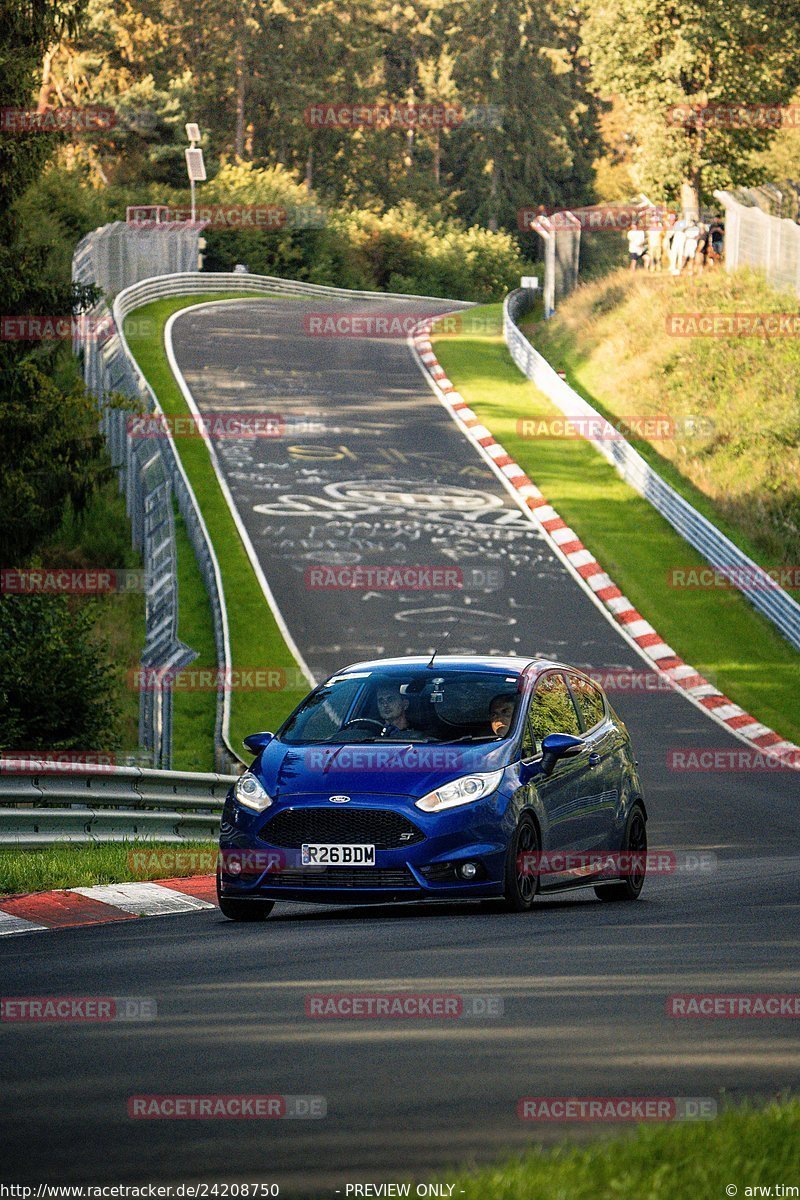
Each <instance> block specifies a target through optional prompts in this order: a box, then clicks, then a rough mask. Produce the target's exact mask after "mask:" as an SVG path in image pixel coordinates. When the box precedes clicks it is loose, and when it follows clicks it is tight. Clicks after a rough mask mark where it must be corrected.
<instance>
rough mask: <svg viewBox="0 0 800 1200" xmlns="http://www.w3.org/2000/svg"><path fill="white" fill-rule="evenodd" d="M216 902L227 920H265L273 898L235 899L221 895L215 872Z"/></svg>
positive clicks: (272, 906) (273, 902)
mask: <svg viewBox="0 0 800 1200" xmlns="http://www.w3.org/2000/svg"><path fill="white" fill-rule="evenodd" d="M217 904H219V910H220V912H221V913H222V915H223V917H227V918H228V920H229V921H265V920H266V919H267V917H268V916H269V914H270V913H271V912H272V910H273V908H274V907H275V901H274V900H236V899H232V898H231V897H230V896H221V895H220V888H219V872H218V873H217Z"/></svg>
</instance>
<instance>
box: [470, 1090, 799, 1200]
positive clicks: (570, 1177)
mask: <svg viewBox="0 0 800 1200" xmlns="http://www.w3.org/2000/svg"><path fill="white" fill-rule="evenodd" d="M798 1144H800V1103H799V1102H798V1101H796V1100H791V1101H788V1102H785V1103H773V1104H769V1105H768V1106H767V1107H766V1108H764V1109H762V1110H759V1111H756V1110H753V1109H731V1110H729V1111H727V1112H724V1113H723V1114H722V1115H721V1116H720V1117H718V1118H717V1119H716V1120H712V1121H698V1122H697V1123H696V1124H691V1123H687V1122H682V1123H680V1124H675V1125H658V1126H656V1125H640V1126H638V1128H637V1129H636V1131H635V1133H632V1134H631V1135H628V1136H621V1137H618V1138H613V1139H610V1140H609V1141H606V1142H601V1143H595V1144H593V1145H591V1146H584V1147H576V1146H570V1145H566V1146H559V1147H558V1148H556V1149H554V1150H540V1151H533V1152H531V1153H529V1154H525V1155H522V1156H520V1157H518V1158H515V1159H511V1160H509V1161H507V1162H505V1163H499V1164H498V1165H497V1166H493V1167H486V1168H480V1169H477V1170H475V1171H470V1172H468V1173H467V1172H465V1173H464V1174H460V1175H457V1176H451V1178H450V1182H451V1183H454V1184H455V1187H454V1190H453V1195H454V1196H462V1197H464V1200H598V1198H599V1197H608V1198H612V1197H614V1198H617V1197H619V1198H620V1200H622V1198H623V1197H631V1196H636V1197H637V1198H638V1200H696V1198H698V1197H702V1198H703V1200H717V1198H718V1197H721V1198H722V1200H724V1197H725V1196H726V1195H727V1196H730V1195H735V1194H736V1191H734V1192H731V1191H730V1190H728V1189H730V1188H731V1187H733V1188H734V1189H738V1195H739V1197H740V1200H744V1197H746V1196H754V1195H755V1196H758V1195H761V1194H763V1195H773V1196H777V1195H781V1194H782V1193H780V1192H778V1191H777V1190H775V1185H776V1184H781V1185H785V1184H795V1181H796V1179H797V1175H798V1161H799V1160H798ZM760 1187H763V1188H764V1192H763V1193H762V1192H761V1191H760V1190H759V1188H760ZM767 1189H769V1190H767ZM787 1194H788V1193H787Z"/></svg>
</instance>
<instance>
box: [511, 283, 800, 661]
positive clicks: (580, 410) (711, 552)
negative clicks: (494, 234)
mask: <svg viewBox="0 0 800 1200" xmlns="http://www.w3.org/2000/svg"><path fill="white" fill-rule="evenodd" d="M528 302H529V298H528V293H527V292H523V291H522V290H518V291H515V292H511V293H510V294H509V295H508V296H507V297H506V300H505V303H504V305H503V333H504V337H505V340H506V345H507V346H508V349H509V351H510V353H511V357H512V358H513V360H514V362H515V363H516V364H517V366H518V367H519V369H520V371H522V373H523V374H524V375H527V377H528V379H530V380H531V382H532V383H535V384H536V386H537V387H538V388H539V390H540V391H542V392H544V394H545V395H546V396H547V397H548V399H550V400H552V402H553V404H555V405H556V407H557V408H558V409H560V411H561V412H562V413H563V414H564V416H566V417H570V418H574V419H578V418H583V419H584V420H585V419H586V418H587V417H588V418H594V420H596V421H601V420H602V417H601V416H600V413H598V411H597V409H595V408H592V406H591V404H589V403H588V402H587V401H586V400H584V399H583V397H582V396H579V395H578V393H577V392H576V391H575V390H574V389H573V388H571V387H570V386H569V384H568V383H566V381H565V380H563V379H561V378H560V376H559V375H558V374H557V373H556V371H555V370H554V369H553V368H552V367H551V366H550V364H549V363H548V362H547V360H546V359H545V358H543V357H542V355H541V354H539V352H538V351H537V350H535V349H534V348H533V346H532V345H531V344H530V342H529V341H528V339H527V338H526V337H525V335H524V334H523V333H522V332H521V331H520V329H519V327H518V326H517V318H518V317H519V316H522V315H523V312H524V310H525V308H526V305H527V303H528ZM589 441H591V442H592V445H593V446H595V448H596V449H597V450H599V451H600V453H601V454H602V455H603V456H604V457H605V458H607V459H608V461H609V462H610V463H611V464H612V465H613V466H614V467H616V469H617V471H618V472H619V474H620V475H621V476H622V478H623V479H624V480H625V481H626V483H629V484H630V485H631V487H632V488H633V489H634V490H635V491H637V492H638V493H639V495H640V496H643V497H644V498H645V500H648V501H649V502H650V504H652V505H653V507H654V508H655V509H656V510H657V511H658V512H660V513H661V515H662V517H664V518H665V519H666V520H667V521H669V523H670V525H672V527H673V529H676V530H677V532H678V533H679V534H680V535H681V537H683V538H685V539H686V541H687V542H688V543H689V545H690V546H693V547H694V548H695V550H697V551H699V553H700V554H702V555H703V557H704V558H705V559H706V561H707V562H708V563H710V565H711V566H712V567H714V568H716V569H717V570H719V571H720V572H722V573H725V574H726V575H728V576H729V577H730V578H731V580H732V582H733V583H734V584H735V585H736V586H737V587H738V588H739V591H741V592H742V594H743V595H744V596H746V597H747V599H748V600H749V602H750V603H751V604H752V605H753V607H754V608H755V609H757V611H758V612H760V613H761V614H762V615H763V616H765V617H767V618H768V619H769V620H770V621H772V623H773V624H774V625H775V626H776V627H777V628H778V629H779V630H780V632H781V633H782V634H783V636H784V637H785V638H786V639H787V641H789V642H791V644H792V645H793V646H794V647H795V649H797V650H800V605H798V603H797V602H796V601H795V600H793V599H792V598H791V596H789V595H788V593H787V592H785V591H784V590H783V589H782V588H780V587H778V586H777V585H776V584H774V585H773V584H771V583H770V581H769V579H768V578H767V577H766V575H765V573H764V571H763V569H762V568H761V567H759V566H758V564H757V563H755V562H753V560H752V559H751V558H749V557H748V556H747V555H746V554H744V553H743V552H742V551H741V550H740V549H739V548H738V546H735V545H734V544H733V542H732V541H731V540H730V539H729V538H727V537H725V535H724V534H723V533H720V531H719V530H718V529H717V528H716V526H715V525H713V524H712V523H711V521H709V520H708V519H707V518H706V517H704V516H703V515H702V514H701V513H699V512H698V511H697V509H696V508H693V507H692V505H691V504H689V502H688V501H687V500H684V498H683V496H681V495H680V494H679V493H678V492H676V491H675V489H674V488H672V487H670V485H669V484H668V483H665V482H664V480H663V479H662V478H661V476H660V475H658V474H657V473H656V472H655V471H654V470H653V469H652V467H650V466H649V465H648V464H647V463H646V462H645V460H644V459H643V458H642V456H641V454H639V453H638V452H637V451H636V450H634V448H633V446H631V445H630V443H629V442H626V441H625V439H624V438H622V437H619V438H617V437H615V438H614V439H613V440H612V439H599V438H589Z"/></svg>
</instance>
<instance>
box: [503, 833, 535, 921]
mask: <svg viewBox="0 0 800 1200" xmlns="http://www.w3.org/2000/svg"><path fill="white" fill-rule="evenodd" d="M538 852H539V831H538V829H537V828H536V822H535V821H534V819H533V817H531V816H528V815H526V814H525V813H523V815H522V816H521V817H520V819H519V823H518V825H517V828H516V829H515V830H514V834H513V836H512V838H511V841H510V842H509V846H508V854H507V855H506V873H505V887H504V889H503V897H504V899H505V904H506V908H509V909H511V911H512V912H528V911H529V910H530V909H531V908H533V902H534V900H535V898H536V892H537V889H538V886H539V877H538V875H537V874H536V873H535V872H533V871H532V870H531V864H530V863H528V864H527V865H526V864H525V862H524V858H525V856H527V855H532V854H538Z"/></svg>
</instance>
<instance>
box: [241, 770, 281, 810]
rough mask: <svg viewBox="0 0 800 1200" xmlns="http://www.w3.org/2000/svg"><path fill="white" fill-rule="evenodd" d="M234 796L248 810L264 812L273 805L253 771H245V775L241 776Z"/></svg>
mask: <svg viewBox="0 0 800 1200" xmlns="http://www.w3.org/2000/svg"><path fill="white" fill-rule="evenodd" d="M233 794H234V796H235V797H236V799H237V800H238V801H239V803H240V804H244V806H245V807H246V808H252V809H255V811H256V812H263V811H264V809H265V808H269V806H270V804H272V799H271V798H270V797H269V796H268V795H267V793H266V792H265V791H264V789H263V787H262V786H261V782H260V780H259V778H258V776H257V775H254V774H253V772H252V771H245V773H244V774H243V775H240V776H239V778H238V779H237V781H236V786H235V787H234V789H233Z"/></svg>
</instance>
